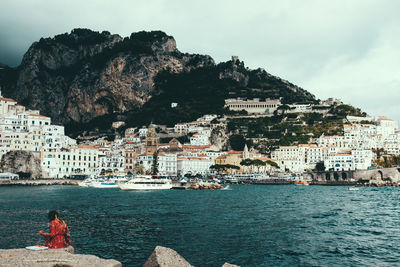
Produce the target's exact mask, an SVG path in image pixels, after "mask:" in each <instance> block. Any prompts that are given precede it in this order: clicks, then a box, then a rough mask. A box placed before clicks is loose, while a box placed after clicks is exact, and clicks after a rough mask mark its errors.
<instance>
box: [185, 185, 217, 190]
mask: <svg viewBox="0 0 400 267" xmlns="http://www.w3.org/2000/svg"><path fill="white" fill-rule="evenodd" d="M223 188H224V187H223V186H222V185H220V184H216V183H193V184H191V185H190V187H189V189H192V190H219V189H223Z"/></svg>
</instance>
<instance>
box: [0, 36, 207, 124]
mask: <svg viewBox="0 0 400 267" xmlns="http://www.w3.org/2000/svg"><path fill="white" fill-rule="evenodd" d="M213 64H214V60H213V59H212V58H211V57H210V56H201V55H191V54H185V53H181V52H179V50H178V49H177V48H176V43H175V40H174V38H173V37H172V36H168V35H167V34H165V33H164V32H160V31H153V32H138V33H132V34H131V36H130V37H126V38H122V37H121V36H119V35H117V34H110V33H109V32H101V33H99V32H95V31H91V30H88V29H75V30H73V31H72V32H71V33H65V34H60V35H57V36H55V37H54V38H41V39H40V41H38V42H35V43H33V44H32V46H31V47H30V48H29V50H28V51H27V52H26V54H25V55H24V57H23V60H22V63H21V65H20V66H19V67H18V68H16V69H6V70H4V71H3V72H0V86H2V87H3V88H2V90H3V95H5V96H8V97H12V98H15V100H17V101H18V102H19V103H21V104H23V105H25V106H27V107H28V108H31V109H38V110H40V112H41V114H44V115H47V116H50V117H51V118H52V120H53V122H56V123H69V122H77V123H85V122H88V121H90V120H92V119H93V118H96V117H98V116H102V115H107V114H113V113H123V112H125V111H129V110H131V109H134V108H137V107H140V106H142V105H143V104H144V103H146V102H147V101H148V100H149V99H150V97H151V95H152V93H153V91H154V81H153V78H154V77H155V76H156V75H157V74H158V73H159V72H160V71H163V70H169V71H171V72H174V73H179V72H182V71H189V70H191V69H194V68H198V67H202V66H209V65H213Z"/></svg>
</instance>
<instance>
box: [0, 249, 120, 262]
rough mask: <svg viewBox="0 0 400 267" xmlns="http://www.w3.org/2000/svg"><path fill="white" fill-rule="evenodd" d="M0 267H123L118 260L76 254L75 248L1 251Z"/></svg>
mask: <svg viewBox="0 0 400 267" xmlns="http://www.w3.org/2000/svg"><path fill="white" fill-rule="evenodd" d="M0 266H10V267H11V266H21V267H22V266H31V267H56V266H58V267H61V266H63V267H84V266H103V267H121V266H122V264H121V263H120V262H119V261H116V260H105V259H101V258H99V257H96V256H93V255H84V254H74V248H73V247H71V246H70V247H68V248H60V249H47V250H41V251H33V250H28V249H25V248H20V249H1V250H0Z"/></svg>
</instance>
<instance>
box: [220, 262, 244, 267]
mask: <svg viewBox="0 0 400 267" xmlns="http://www.w3.org/2000/svg"><path fill="white" fill-rule="evenodd" d="M222 267H240V266H239V265H235V264H230V263H227V262H225V263H224V265H222Z"/></svg>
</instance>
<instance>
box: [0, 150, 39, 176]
mask: <svg viewBox="0 0 400 267" xmlns="http://www.w3.org/2000/svg"><path fill="white" fill-rule="evenodd" d="M0 171H1V172H11V173H21V175H20V178H30V179H38V178H40V177H42V167H41V165H40V159H39V158H38V157H36V156H35V155H34V154H33V153H32V152H30V151H21V150H14V151H10V152H7V153H6V154H4V155H3V156H2V157H1V161H0ZM22 175H25V176H26V177H21V176H22Z"/></svg>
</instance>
